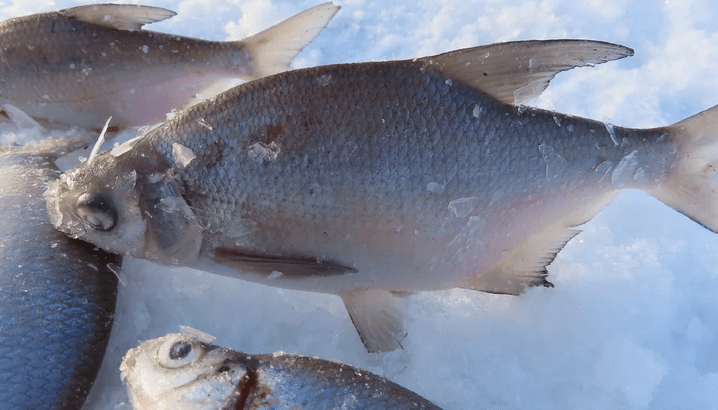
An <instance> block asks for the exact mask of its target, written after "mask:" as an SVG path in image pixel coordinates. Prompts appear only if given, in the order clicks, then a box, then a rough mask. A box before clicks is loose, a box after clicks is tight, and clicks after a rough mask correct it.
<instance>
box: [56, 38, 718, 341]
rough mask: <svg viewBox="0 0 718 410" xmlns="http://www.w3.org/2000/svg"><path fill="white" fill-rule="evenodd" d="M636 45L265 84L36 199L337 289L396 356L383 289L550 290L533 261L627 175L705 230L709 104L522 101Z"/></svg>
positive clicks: (221, 99)
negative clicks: (663, 121) (651, 119)
mask: <svg viewBox="0 0 718 410" xmlns="http://www.w3.org/2000/svg"><path fill="white" fill-rule="evenodd" d="M630 54H632V51H631V50H629V49H626V48H625V47H621V46H617V45H612V44H607V43H600V42H592V41H571V40H555V41H528V42H514V43H503V44H493V45H488V46H482V47H476V48H472V49H465V50H459V51H455V52H451V53H446V54H442V55H439V56H431V57H424V58H421V59H415V60H406V61H389V62H374V63H361V64H347V65H334V66H325V67H316V68H309V69H304V70H297V71H294V72H287V73H283V74H279V75H277V76H272V77H268V78H265V79H260V80H257V81H254V82H251V83H248V84H244V85H241V86H238V87H236V88H234V89H232V90H229V91H227V92H225V93H223V94H220V95H219V96H217V97H216V98H213V99H211V100H209V101H207V102H205V103H202V104H200V105H197V106H195V107H192V108H190V109H188V110H187V111H186V112H184V113H182V114H181V115H179V116H177V117H176V118H175V119H173V120H171V121H168V122H167V123H165V124H163V125H162V126H160V127H158V128H156V129H155V130H153V131H152V132H150V133H148V134H147V135H145V136H144V137H142V138H140V139H137V140H135V141H132V142H131V143H128V145H126V146H125V147H123V148H121V149H118V150H113V151H112V152H107V153H105V154H103V155H100V156H98V157H97V158H95V159H94V160H93V161H89V163H88V164H86V165H85V166H84V167H80V168H77V169H75V170H73V171H70V172H68V173H67V174H66V175H65V176H64V177H63V179H62V180H61V181H59V182H58V183H57V184H55V185H54V186H53V187H51V189H49V190H48V192H47V197H48V210H49V212H50V215H51V219H52V220H53V223H54V224H55V225H56V226H57V227H59V229H61V230H63V231H65V232H66V233H69V234H70V235H73V236H75V237H78V238H83V239H85V240H88V241H90V242H92V243H94V244H96V245H98V246H100V247H102V248H104V249H107V250H110V251H112V252H118V253H122V254H129V255H133V256H136V257H140V258H146V259H150V260H155V261H157V262H159V263H164V264H167V265H183V266H190V267H194V268H198V269H203V270H207V271H212V272H216V273H221V274H225V275H230V276H236V277H241V278H244V279H248V280H254V281H259V282H261V283H265V284H267V285H272V286H280V287H287V288H293V289H299V290H307V291H315V292H327V293H334V294H338V295H340V296H341V297H342V299H343V300H344V303H345V306H346V307H347V309H348V311H349V314H350V316H351V318H352V320H353V322H354V324H355V326H356V327H357V330H358V331H359V333H360V335H361V336H362V340H363V341H364V343H365V345H366V346H367V348H368V349H369V350H372V351H377V350H391V349H394V348H397V347H399V346H400V342H399V340H400V338H401V336H400V335H401V334H402V330H401V315H400V314H399V313H398V306H397V305H396V303H395V301H394V298H393V296H392V294H393V293H395V292H406V291H425V290H437V289H449V288H456V287H461V288H468V289H475V290H481V291H486V292H493V293H506V294H518V293H520V292H521V291H522V290H523V289H524V288H525V287H527V286H536V285H544V286H551V285H550V283H549V282H547V281H546V275H547V271H546V268H545V267H546V265H548V264H549V263H550V262H551V261H552V260H553V257H554V256H555V254H556V253H557V252H558V251H559V250H560V249H561V248H562V247H563V245H564V244H565V243H566V242H567V241H568V240H570V239H571V238H572V237H573V236H574V235H576V234H577V233H578V232H579V231H578V230H577V229H575V227H576V226H578V225H580V224H582V223H584V222H586V221H588V220H590V219H591V218H592V217H593V216H594V215H595V213H596V212H598V210H600V209H601V208H602V207H603V206H604V205H605V204H607V203H608V202H609V201H610V200H611V198H613V196H614V195H615V194H616V193H618V192H619V191H620V190H622V189H625V188H637V189H642V190H645V191H647V192H649V193H651V194H653V195H654V196H656V197H658V198H659V199H661V200H662V201H664V202H665V203H667V204H669V205H670V206H672V207H673V208H675V209H677V210H679V211H680V212H683V213H685V214H687V215H689V216H690V217H692V218H693V219H694V220H697V221H699V222H700V223H702V224H703V225H704V226H706V227H708V228H709V229H711V230H713V231H716V230H717V228H718V211H717V210H716V204H717V203H718V194H716V192H717V190H716V188H717V187H716V182H715V180H714V179H711V178H712V177H713V176H712V175H713V174H712V170H713V169H715V166H716V161H717V160H718V152H717V151H718V150H717V149H716V147H715V145H714V142H713V141H714V139H713V135H714V132H713V131H712V128H714V127H713V125H714V121H715V117H716V114H715V109H714V110H713V111H707V112H706V113H703V114H699V115H698V116H695V117H692V118H691V119H688V120H686V121H684V122H681V123H678V124H676V125H673V126H669V127H663V128H656V129H647V130H638V129H629V128H622V127H618V126H613V125H611V124H604V123H602V122H598V121H593V120H590V119H583V118H578V117H572V116H569V115H563V114H560V113H556V112H550V111H545V110H540V109H534V108H529V107H523V106H518V104H519V103H520V102H521V101H522V100H525V99H527V98H528V99H530V98H533V97H535V96H537V95H538V94H540V93H541V92H542V91H543V89H544V88H545V87H546V86H547V85H548V82H549V80H550V79H551V78H553V76H554V75H555V74H556V73H557V72H559V71H563V70H566V69H570V68H573V67H578V66H584V65H590V64H597V63H601V62H605V61H610V60H613V59H617V58H621V57H625V56H627V55H630ZM698 153H700V154H698Z"/></svg>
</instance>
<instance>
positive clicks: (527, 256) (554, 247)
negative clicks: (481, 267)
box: [459, 190, 619, 295]
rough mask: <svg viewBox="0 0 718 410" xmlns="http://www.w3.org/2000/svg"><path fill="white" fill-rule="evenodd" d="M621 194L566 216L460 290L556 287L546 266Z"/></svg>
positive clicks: (508, 291) (517, 290)
mask: <svg viewBox="0 0 718 410" xmlns="http://www.w3.org/2000/svg"><path fill="white" fill-rule="evenodd" d="M618 192H619V191H618V190H614V191H611V192H608V193H606V194H605V195H603V196H601V197H599V198H597V199H596V200H595V201H594V202H593V203H591V204H587V205H584V206H582V207H580V208H579V209H577V210H575V211H574V212H572V213H570V214H568V215H566V216H564V217H563V218H561V219H559V220H558V221H556V222H555V223H553V224H552V225H550V226H548V227H546V228H544V229H543V230H542V231H541V232H539V233H537V234H535V235H533V236H531V237H529V238H528V239H526V240H524V242H523V243H521V244H520V245H519V246H517V247H516V248H514V249H513V250H512V251H511V252H509V253H508V254H506V255H505V256H504V257H503V258H502V259H501V260H499V261H498V262H497V263H496V264H495V265H494V266H493V267H491V269H489V270H488V271H487V272H484V273H483V274H481V275H480V276H475V277H472V278H470V279H468V280H466V281H465V282H464V283H462V284H461V285H460V286H459V287H461V288H464V289H471V290H478V291H481V292H487V293H498V294H507V295H518V294H520V293H521V292H523V291H524V290H525V289H526V288H528V287H533V286H546V287H553V284H552V283H551V282H549V281H548V280H547V279H546V277H547V276H548V271H547V270H546V267H547V266H548V265H550V264H551V262H553V260H554V259H555V258H556V255H557V254H558V253H559V252H560V251H561V249H563V247H564V246H565V245H566V244H567V243H568V242H569V241H570V240H571V239H573V238H574V237H575V236H576V235H578V234H579V233H581V230H580V229H577V228H576V227H577V226H579V225H582V224H584V223H586V222H588V221H590V220H591V219H592V218H593V217H594V216H596V214H597V213H598V212H599V211H600V210H601V209H603V208H604V207H605V206H606V205H607V204H608V203H609V202H611V200H612V199H613V198H614V197H615V196H616V194H618Z"/></svg>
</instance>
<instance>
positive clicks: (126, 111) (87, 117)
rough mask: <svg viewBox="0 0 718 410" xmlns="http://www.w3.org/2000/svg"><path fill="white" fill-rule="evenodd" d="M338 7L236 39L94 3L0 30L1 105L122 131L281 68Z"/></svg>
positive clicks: (53, 120)
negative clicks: (178, 29) (169, 26)
mask: <svg viewBox="0 0 718 410" xmlns="http://www.w3.org/2000/svg"><path fill="white" fill-rule="evenodd" d="M338 9H339V7H338V6H335V5H333V4H332V3H325V4H321V5H319V6H316V7H313V8H311V9H309V10H306V11H304V12H302V13H300V14H297V15H296V16H294V17H292V18H289V19H287V20H285V21H283V22H281V23H279V24H278V25H276V26H274V27H272V28H270V29H268V30H265V31H263V32H261V33H259V34H256V35H254V36H252V37H249V38H246V39H244V40H240V41H224V42H223V41H208V40H201V39H196V38H190V37H183V36H178V35H172V34H165V33H158V32H152V31H147V30H142V29H141V27H142V26H143V25H144V24H148V23H153V22H156V21H161V20H164V19H166V18H169V17H172V16H174V15H175V13H174V12H173V11H170V10H166V9H162V8H158V7H149V6H138V5H120V4H98V5H88V6H79V7H74V8H69V9H64V10H59V11H53V12H48V13H39V14H33V15H29V16H25V17H18V18H13V19H9V20H5V21H3V22H2V23H0V42H2V44H3V47H2V48H0V102H2V103H10V104H12V105H14V106H15V107H17V108H19V109H20V110H22V111H24V112H26V113H27V114H28V115H30V116H31V117H33V118H35V119H36V120H38V121H41V122H43V123H45V124H56V125H58V124H59V125H68V126H78V127H83V128H88V129H94V128H101V127H102V124H104V122H105V121H106V120H107V118H108V117H110V116H112V117H113V122H112V124H113V125H114V126H116V127H120V128H124V127H129V126H134V125H147V124H154V123H157V122H159V121H162V120H164V119H165V114H167V113H168V112H170V111H171V110H173V109H175V108H180V107H182V106H184V105H185V104H187V103H188V102H189V100H191V99H192V98H195V97H196V95H197V94H198V93H201V92H203V90H205V89H206V88H208V87H211V86H212V85H213V84H214V83H216V82H217V81H219V80H222V79H225V78H241V79H245V80H250V79H255V78H259V77H262V76H266V75H270V74H275V73H278V72H281V71H284V70H288V69H289V62H290V61H291V60H292V59H293V58H294V57H295V56H296V55H297V54H298V53H299V52H300V51H301V50H302V49H303V48H304V47H305V46H306V45H307V44H309V43H310V42H311V41H312V40H313V39H314V38H315V37H316V36H317V35H318V34H319V32H321V30H322V29H324V27H326V25H327V24H328V23H329V21H330V20H331V18H332V17H333V16H334V15H335V14H336V12H337V10H338Z"/></svg>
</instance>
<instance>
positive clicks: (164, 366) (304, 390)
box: [120, 328, 441, 410]
mask: <svg viewBox="0 0 718 410" xmlns="http://www.w3.org/2000/svg"><path fill="white" fill-rule="evenodd" d="M212 339H213V338H212V337H211V336H209V335H206V334H202V333H200V332H198V331H196V330H194V329H191V328H189V329H188V333H172V334H168V335H166V336H163V337H160V338H157V339H152V340H148V341H146V342H143V343H142V344H141V345H140V346H139V347H136V348H134V349H130V350H129V351H128V352H127V354H126V355H125V357H124V358H123V359H122V365H120V371H121V375H122V380H123V381H124V382H125V384H126V385H127V392H128V394H129V396H130V399H131V401H132V404H133V406H134V408H135V409H136V410H165V409H167V410H170V409H172V410H182V409H186V410H222V409H237V410H242V409H246V410H249V409H266V410H271V409H276V410H280V409H287V410H289V409H293V410H310V409H311V410H323V409H324V410H333V409H346V410H352V409H355V410H370V409H376V410H402V409H407V410H408V409H412V410H414V409H415V410H421V409H424V410H441V409H440V408H439V407H437V406H436V405H434V404H433V403H431V402H429V401H428V400H426V399H424V398H423V397H421V396H419V395H418V394H416V393H413V392H411V391H409V390H407V389H405V388H403V387H401V386H399V385H398V384H396V383H393V382H391V381H389V380H387V379H385V378H383V377H381V376H378V375H375V374H372V373H369V372H367V371H365V370H362V369H359V368H356V367H352V366H349V365H345V364H342V363H337V362H330V361H327V360H322V359H319V358H314V357H312V358H310V357H305V356H298V355H293V354H287V353H283V352H277V353H274V354H259V355H250V354H247V353H242V352H237V351H234V350H229V349H225V348H222V347H219V346H214V345H210V344H208V343H209V342H210V341H211V340H212Z"/></svg>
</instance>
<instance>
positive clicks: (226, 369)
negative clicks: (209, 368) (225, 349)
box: [217, 365, 229, 373]
mask: <svg viewBox="0 0 718 410" xmlns="http://www.w3.org/2000/svg"><path fill="white" fill-rule="evenodd" d="M227 372H229V366H227V365H224V366H222V367H220V368H219V369H217V373H227Z"/></svg>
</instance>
